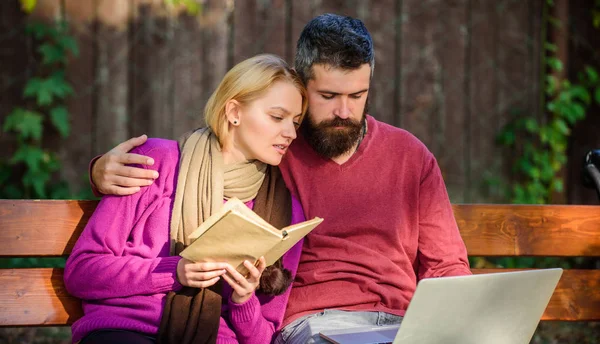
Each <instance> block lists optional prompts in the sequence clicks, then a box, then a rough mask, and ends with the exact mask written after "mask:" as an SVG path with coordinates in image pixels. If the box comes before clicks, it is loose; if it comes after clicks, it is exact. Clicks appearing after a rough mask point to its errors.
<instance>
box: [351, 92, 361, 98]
mask: <svg viewBox="0 0 600 344" xmlns="http://www.w3.org/2000/svg"><path fill="white" fill-rule="evenodd" d="M360 97H362V93H361V94H351V95H350V98H352V99H360Z"/></svg>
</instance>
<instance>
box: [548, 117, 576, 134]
mask: <svg viewBox="0 0 600 344" xmlns="http://www.w3.org/2000/svg"><path fill="white" fill-rule="evenodd" d="M552 126H553V127H554V129H556V130H557V131H558V132H559V133H561V134H562V135H565V136H566V135H569V134H570V133H571V129H570V128H569V126H568V125H567V123H566V122H565V121H564V120H562V119H560V118H557V119H555V120H554V121H552Z"/></svg>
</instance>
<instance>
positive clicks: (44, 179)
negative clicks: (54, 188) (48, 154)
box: [23, 170, 50, 198]
mask: <svg viewBox="0 0 600 344" xmlns="http://www.w3.org/2000/svg"><path fill="white" fill-rule="evenodd" d="M49 180H50V174H48V173H44V172H39V171H33V170H29V171H27V172H25V174H24V175H23V185H25V186H28V187H32V188H33V191H34V194H33V197H34V198H46V184H47V183H48V181H49Z"/></svg>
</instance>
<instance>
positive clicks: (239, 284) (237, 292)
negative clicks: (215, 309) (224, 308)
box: [223, 257, 267, 304]
mask: <svg viewBox="0 0 600 344" xmlns="http://www.w3.org/2000/svg"><path fill="white" fill-rule="evenodd" d="M244 266H245V267H246V269H248V271H249V273H248V277H247V278H246V277H244V276H242V274H240V273H239V272H237V270H235V269H234V268H233V267H232V266H231V265H229V264H228V266H227V268H226V269H227V272H228V274H225V275H223V279H224V280H225V281H226V282H227V283H228V284H229V285H230V286H231V288H232V289H233V294H231V301H233V302H235V303H237V304H241V303H244V302H246V301H247V300H248V299H249V298H250V297H252V294H253V293H254V291H255V290H256V289H257V288H258V286H259V283H260V276H261V275H262V273H263V271H265V268H266V267H267V263H266V262H265V258H264V257H260V259H259V260H258V266H254V265H252V263H250V262H249V261H247V260H244Z"/></svg>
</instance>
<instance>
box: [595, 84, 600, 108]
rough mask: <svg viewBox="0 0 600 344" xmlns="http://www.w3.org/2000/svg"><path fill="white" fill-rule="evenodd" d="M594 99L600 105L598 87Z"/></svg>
mask: <svg viewBox="0 0 600 344" xmlns="http://www.w3.org/2000/svg"><path fill="white" fill-rule="evenodd" d="M594 99H596V103H598V104H600V87H596V90H595V91H594Z"/></svg>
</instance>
